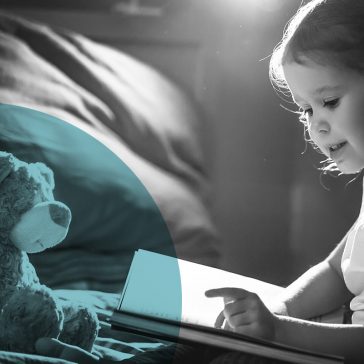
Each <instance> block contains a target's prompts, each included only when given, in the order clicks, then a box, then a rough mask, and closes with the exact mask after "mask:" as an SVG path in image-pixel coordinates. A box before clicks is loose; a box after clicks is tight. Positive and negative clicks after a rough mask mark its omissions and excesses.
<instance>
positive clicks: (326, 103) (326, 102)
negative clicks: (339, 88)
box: [323, 99, 339, 108]
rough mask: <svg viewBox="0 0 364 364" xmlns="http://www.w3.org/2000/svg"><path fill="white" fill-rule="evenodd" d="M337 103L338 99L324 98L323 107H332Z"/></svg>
mask: <svg viewBox="0 0 364 364" xmlns="http://www.w3.org/2000/svg"><path fill="white" fill-rule="evenodd" d="M338 104H339V99H332V100H324V102H323V105H324V107H329V108H330V107H331V108H334V107H336V106H337V105H338Z"/></svg>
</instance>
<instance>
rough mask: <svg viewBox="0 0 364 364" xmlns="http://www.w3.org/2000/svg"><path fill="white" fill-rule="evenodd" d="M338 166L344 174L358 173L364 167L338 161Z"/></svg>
mask: <svg viewBox="0 0 364 364" xmlns="http://www.w3.org/2000/svg"><path fill="white" fill-rule="evenodd" d="M336 166H337V168H338V170H339V171H340V172H341V173H342V174H357V173H359V172H360V171H361V170H362V169H363V168H364V166H354V165H350V164H349V163H336Z"/></svg>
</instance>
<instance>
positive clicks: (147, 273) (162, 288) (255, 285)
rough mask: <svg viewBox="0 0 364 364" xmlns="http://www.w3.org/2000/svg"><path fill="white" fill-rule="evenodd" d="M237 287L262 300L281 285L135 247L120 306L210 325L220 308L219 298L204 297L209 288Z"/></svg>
mask: <svg viewBox="0 0 364 364" xmlns="http://www.w3.org/2000/svg"><path fill="white" fill-rule="evenodd" d="M221 287H238V288H244V289H246V290H249V291H253V292H256V293H257V294H259V295H260V297H261V298H262V300H263V301H269V300H270V299H272V297H274V296H276V295H277V294H279V293H280V292H281V290H282V288H281V287H278V286H275V285H271V284H269V283H266V282H262V281H259V280H256V279H253V278H249V277H245V276H241V275H238V274H234V273H231V272H227V271H224V270H221V269H217V268H212V267H208V266H204V265H201V264H197V263H192V262H188V261H184V260H181V259H177V258H173V257H169V256H164V255H161V254H157V253H152V252H148V251H145V250H138V252H137V253H136V254H135V256H134V259H133V263H132V269H131V270H130V271H129V275H128V278H127V285H126V286H125V290H124V292H123V295H122V300H121V303H120V309H121V310H123V311H126V312H132V313H139V314H143V315H150V316H155V317H158V318H165V319H169V320H173V321H182V322H185V323H190V324H196V325H202V326H208V327H214V324H215V321H216V318H217V316H218V315H219V313H220V312H221V311H222V310H223V308H224V302H223V299H222V298H219V297H218V298H207V297H206V296H205V291H206V290H208V289H212V288H221Z"/></svg>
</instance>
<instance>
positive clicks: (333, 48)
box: [206, 0, 364, 363]
mask: <svg viewBox="0 0 364 364" xmlns="http://www.w3.org/2000/svg"><path fill="white" fill-rule="evenodd" d="M270 76H271V80H272V81H273V84H274V85H276V86H278V88H279V89H282V88H283V89H286V90H288V91H289V93H290V95H291V97H292V99H293V101H294V102H295V103H296V104H297V106H298V107H299V109H300V112H301V117H300V120H301V121H302V122H303V123H304V126H305V128H306V130H307V132H308V134H309V136H310V138H311V141H312V142H313V143H314V144H315V145H316V146H317V147H318V148H319V149H320V150H321V152H322V153H323V154H325V156H326V157H327V158H328V160H327V161H328V162H329V163H328V165H327V166H326V167H325V169H327V170H332V169H337V170H339V171H341V172H342V173H344V174H352V173H358V172H360V171H361V170H362V169H363V168H364V1H363V0H312V1H310V2H309V3H308V4H306V5H305V6H302V7H301V8H300V9H299V10H298V12H297V13H296V15H295V16H294V17H293V18H292V20H291V21H290V22H289V24H288V26H287V28H286V30H285V33H284V36H283V39H282V41H281V43H280V44H279V45H278V46H277V47H276V48H275V50H274V52H273V55H272V57H271V62H270ZM206 295H207V296H209V297H218V296H219V297H220V296H221V297H224V299H225V302H229V303H227V304H225V308H224V311H223V315H224V317H225V320H226V325H227V327H228V329H230V330H234V331H236V332H239V333H243V334H249V335H253V336H257V337H262V338H266V339H272V340H275V341H278V342H281V343H284V344H288V345H293V346H297V347H301V348H303V349H308V350H314V351H321V352H326V353H331V354H337V355H340V356H344V357H345V359H346V361H345V363H364V207H363V206H362V209H361V213H360V215H359V218H358V219H357V221H356V222H355V223H354V225H353V226H352V228H351V229H350V230H349V232H348V233H347V234H346V236H345V237H344V238H343V239H342V241H341V242H340V243H339V245H338V246H337V247H336V248H335V249H334V251H333V252H332V253H331V254H330V255H329V256H328V257H327V258H326V259H325V260H324V261H323V262H321V263H319V264H317V265H316V266H314V267H312V268H311V269H309V270H308V271H307V272H306V273H304V274H303V275H302V276H301V277H299V278H298V279H297V280H296V281H295V282H293V283H292V284H291V285H290V286H289V287H288V288H286V289H285V296H284V299H283V301H282V302H280V303H277V304H276V307H275V308H274V309H273V310H268V308H267V307H266V306H265V305H264V304H263V302H262V301H261V300H260V299H259V297H258V296H256V295H255V294H253V293H251V292H247V291H244V290H241V289H235V288H219V289H214V290H210V291H207V292H206ZM348 301H350V308H351V310H352V311H353V314H352V324H350V325H346V324H337V325H336V324H320V323H313V322H310V321H306V319H310V318H312V317H314V316H318V315H321V314H324V313H327V312H329V311H331V310H333V309H335V308H338V307H340V306H342V305H343V304H344V303H346V302H348ZM272 311H273V312H272ZM221 321H222V320H221ZM230 357H231V358H232V357H233V356H232V354H231V355H230ZM234 357H235V359H234V361H229V362H234V363H236V362H241V363H243V362H244V361H243V360H242V356H240V359H241V360H240V359H239V355H235V356H234ZM224 360H225V361H224ZM215 362H216V361H215ZM219 362H228V356H225V357H224V359H222V360H220V361H219Z"/></svg>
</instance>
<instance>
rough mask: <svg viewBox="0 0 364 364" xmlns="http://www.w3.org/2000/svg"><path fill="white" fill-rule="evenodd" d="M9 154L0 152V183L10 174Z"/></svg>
mask: <svg viewBox="0 0 364 364" xmlns="http://www.w3.org/2000/svg"><path fill="white" fill-rule="evenodd" d="M10 159H11V154H10V153H6V152H0V183H1V182H2V181H3V180H4V179H5V178H6V177H7V176H8V175H9V174H10V172H11V169H12V165H11V163H10Z"/></svg>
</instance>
